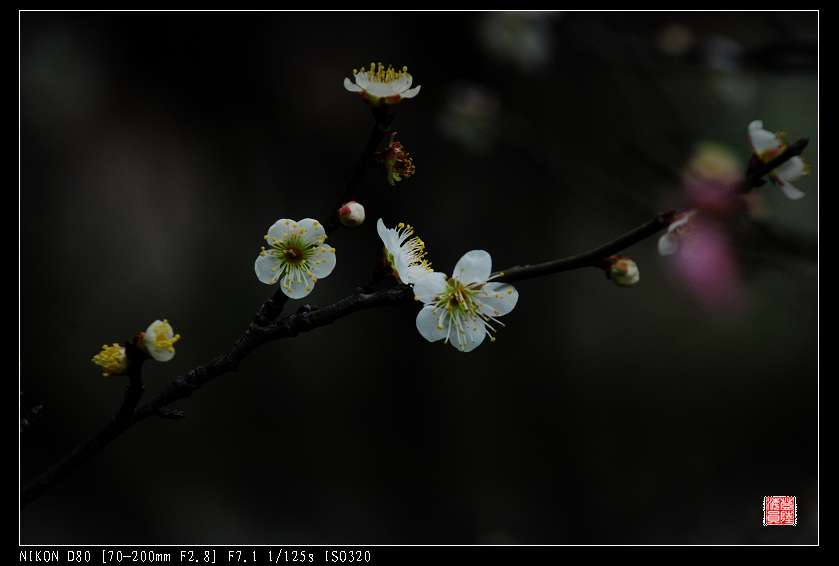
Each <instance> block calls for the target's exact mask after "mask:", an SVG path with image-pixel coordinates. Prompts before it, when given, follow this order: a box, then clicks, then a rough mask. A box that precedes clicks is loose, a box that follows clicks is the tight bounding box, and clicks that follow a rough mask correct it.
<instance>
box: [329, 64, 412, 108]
mask: <svg viewBox="0 0 839 566" xmlns="http://www.w3.org/2000/svg"><path fill="white" fill-rule="evenodd" d="M353 78H354V79H355V82H353V81H351V80H350V79H348V78H345V79H344V88H345V89H347V90H348V91H350V92H356V93H358V94H360V95H361V97H362V98H364V100H366V101H367V102H368V103H369V104H371V105H373V106H376V105H379V104H397V103H398V102H400V101H401V100H402V99H403V98H413V97H415V96H416V95H417V94H419V91H420V85H417V86H415V87H414V88H411V84H412V83H413V82H414V78H413V77H412V76H411V74H410V73H409V72H408V67H402V70H401V71H397V70H396V69H394V68H393V67H392V66H390V65H388V66H387V67H385V66H384V65H383V64H381V63H378V64H376V63H370V68H369V69H365V68H364V67H362V68H361V70H360V71H359V70H358V69H353Z"/></svg>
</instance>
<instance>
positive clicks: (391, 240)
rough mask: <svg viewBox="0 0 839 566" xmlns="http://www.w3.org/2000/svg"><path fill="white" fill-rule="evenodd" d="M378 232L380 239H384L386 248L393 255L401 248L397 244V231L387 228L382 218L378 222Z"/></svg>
mask: <svg viewBox="0 0 839 566" xmlns="http://www.w3.org/2000/svg"><path fill="white" fill-rule="evenodd" d="M376 231H378V233H379V238H381V239H382V243H383V244H384V245H385V248H387V251H389V252H390V253H391V254H393V253H395V252H396V250H397V249H398V248H399V245H398V244H397V243H396V233H395V231H394V230H393V229H392V228H388V227H386V226H385V223H384V221H383V220H382V219H381V218H379V220H378V221H377V222H376Z"/></svg>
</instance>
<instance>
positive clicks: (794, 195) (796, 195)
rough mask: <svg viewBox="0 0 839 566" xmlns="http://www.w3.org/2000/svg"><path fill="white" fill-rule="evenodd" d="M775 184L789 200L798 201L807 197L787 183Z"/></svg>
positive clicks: (779, 182) (778, 182)
mask: <svg viewBox="0 0 839 566" xmlns="http://www.w3.org/2000/svg"><path fill="white" fill-rule="evenodd" d="M776 184H777V185H778V187H780V189H781V190H782V191H783V192H784V195H785V196H786V197H787V198H788V199H790V200H798V199H801V198H804V197H805V196H807V193H805V192H803V191H801V190H800V189H799V188H798V187H796V186H795V185H793V184H792V183H790V182H789V181H780V180H778V181H776Z"/></svg>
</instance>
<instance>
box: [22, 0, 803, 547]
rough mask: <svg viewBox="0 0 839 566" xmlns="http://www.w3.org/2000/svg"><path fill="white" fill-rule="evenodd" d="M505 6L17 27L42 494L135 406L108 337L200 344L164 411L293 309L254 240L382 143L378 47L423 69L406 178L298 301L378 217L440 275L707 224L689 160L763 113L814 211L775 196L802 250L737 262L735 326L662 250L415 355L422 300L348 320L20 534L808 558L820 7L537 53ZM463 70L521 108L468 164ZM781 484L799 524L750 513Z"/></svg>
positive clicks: (719, 19)
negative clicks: (798, 548) (704, 549)
mask: <svg viewBox="0 0 839 566" xmlns="http://www.w3.org/2000/svg"><path fill="white" fill-rule="evenodd" d="M495 17H498V16H495ZM486 18H487V16H486V15H485V14H479V13H446V14H433V13H424V14H411V13H401V14H387V13H344V14H304V13H73V14H71V13H65V14H50V13H23V14H22V15H21V26H20V27H21V181H20V194H21V266H20V269H21V286H22V296H21V312H22V316H21V323H22V329H21V390H22V391H23V393H24V403H25V404H26V405H27V406H28V405H29V404H43V405H44V409H43V412H42V416H41V417H40V418H39V419H37V421H36V422H35V424H33V425H32V426H30V427H28V428H27V429H26V430H25V431H24V432H23V434H22V447H21V475H22V479H23V480H24V481H25V480H27V479H28V478H31V477H33V476H34V475H35V474H37V473H39V472H40V471H42V470H43V469H45V467H46V466H48V465H49V464H50V463H51V462H53V461H55V460H56V459H57V458H59V457H60V456H62V455H63V454H65V453H66V452H67V451H68V450H69V449H70V448H71V447H73V446H74V445H76V444H77V443H78V442H80V441H82V440H83V439H85V438H86V437H87V436H88V435H89V434H91V433H93V432H94V431H95V430H96V429H97V428H98V427H99V426H100V425H102V424H103V423H104V422H105V421H106V419H108V418H109V417H110V416H111V415H112V414H113V412H114V411H115V409H116V407H117V406H118V405H119V403H120V401H121V398H122V393H123V386H124V381H123V380H122V379H120V378H112V379H105V378H102V377H101V375H100V374H99V372H98V371H97V368H96V367H94V366H93V365H92V364H91V363H90V357H91V356H92V355H93V354H94V353H96V351H97V349H98V347H99V346H100V344H102V343H103V342H108V343H110V342H112V341H122V340H124V339H127V338H129V337H130V336H131V335H133V334H134V333H135V332H137V331H139V330H142V329H144V328H145V326H146V325H147V324H148V323H149V322H150V321H152V320H153V319H155V318H163V317H167V318H168V319H169V320H170V321H171V322H172V323H173V325H174V326H175V329H176V331H178V332H180V333H181V334H182V335H183V340H182V342H181V343H180V344H179V345H178V353H177V356H176V357H175V359H174V360H173V361H172V362H171V363H168V364H152V363H150V364H148V367H147V371H146V382H147V390H148V392H147V396H152V395H154V394H155V392H156V391H158V390H159V389H160V388H161V387H162V386H163V385H164V384H165V383H166V382H167V381H168V380H170V379H172V378H173V377H174V376H176V375H178V374H180V373H182V372H184V371H186V370H187V369H189V368H190V367H192V366H194V365H196V364H199V363H202V362H205V361H208V360H209V359H210V358H211V357H213V356H214V355H216V354H217V353H220V352H222V351H224V350H225V349H226V348H228V347H229V346H230V345H231V343H232V341H233V340H234V339H235V338H236V337H237V336H238V335H239V333H240V332H241V331H242V330H243V329H244V327H245V325H246V324H247V322H248V321H249V319H250V317H251V316H252V315H253V312H254V311H255V310H256V308H257V306H258V305H259V304H260V303H261V302H262V301H264V300H265V299H266V298H267V297H268V296H269V295H270V293H271V292H272V291H273V289H272V288H268V287H266V286H264V285H262V284H260V283H259V282H258V281H257V280H256V277H255V275H254V272H253V260H254V258H255V257H256V253H257V252H258V250H259V246H260V244H261V243H262V240H261V238H262V235H263V234H264V233H265V231H266V229H267V227H268V226H270V224H271V223H272V222H273V221H275V220H276V219H278V218H281V217H288V218H293V219H299V218H303V217H306V216H312V215H317V214H320V211H321V210H322V207H323V205H324V203H325V202H328V201H329V199H330V198H334V195H335V194H337V192H338V191H339V190H340V188H341V186H342V184H343V183H345V181H346V179H347V178H348V176H349V174H350V171H351V169H352V166H353V163H354V161H355V160H356V158H357V157H358V155H359V154H360V152H361V149H362V146H363V144H364V141H365V140H366V138H367V135H368V131H369V128H370V126H371V118H370V115H369V112H368V110H367V108H366V107H365V106H364V104H363V103H362V102H361V101H360V100H359V99H358V98H357V97H356V96H354V95H351V94H350V93H347V92H345V91H344V90H343V88H342V86H341V83H342V81H343V78H344V77H345V76H351V75H350V73H351V70H352V69H353V68H354V67H360V66H362V65H365V64H368V63H369V62H370V61H373V60H375V61H379V60H381V61H383V62H385V63H388V62H390V63H393V64H395V65H399V66H401V65H403V64H406V65H408V66H409V68H410V70H411V71H412V73H413V75H414V77H415V82H416V83H418V84H422V92H421V93H420V95H419V96H418V97H417V98H416V99H414V100H412V101H410V102H408V103H404V104H402V105H401V106H400V107H399V111H398V115H397V118H396V121H395V124H394V125H395V127H396V129H398V130H399V132H400V137H401V139H402V141H403V142H404V143H405V144H406V146H407V147H408V148H409V150H410V151H411V152H412V153H413V155H414V156H415V160H416V164H417V169H418V171H417V174H416V176H415V177H414V178H413V179H410V180H408V181H406V182H404V183H402V184H401V185H399V186H398V187H397V188H396V189H391V188H389V187H388V186H387V185H386V184H385V182H384V177H383V173H381V172H380V171H372V172H371V173H370V174H368V176H367V181H366V184H365V187H364V191H365V192H364V195H365V197H364V198H363V199H362V201H363V202H364V204H365V206H366V207H367V215H368V220H367V222H366V223H365V224H364V225H363V226H362V227H361V228H358V229H355V230H352V231H351V230H342V231H338V232H336V233H335V235H334V236H333V237H331V238H330V243H331V244H333V245H334V246H335V247H336V248H337V250H338V256H337V257H338V266H337V269H336V271H335V272H334V273H333V274H332V275H331V276H330V277H329V278H328V279H325V280H322V281H320V282H319V283H318V285H317V288H316V289H315V292H314V293H313V294H312V295H310V296H309V297H308V298H307V299H306V302H310V303H313V304H326V303H328V302H331V301H333V300H335V299H337V298H340V297H342V296H344V295H346V294H348V293H350V292H351V291H352V290H353V289H354V287H355V286H356V285H358V284H360V283H363V282H365V281H367V279H368V277H369V273H370V269H371V267H372V265H373V261H374V259H375V256H376V254H377V253H378V249H379V248H378V247H379V245H380V243H379V241H378V239H377V237H376V234H375V220H376V218H378V217H379V216H383V217H384V218H385V220H386V221H387V222H388V224H390V225H392V224H393V223H395V222H396V221H398V220H406V221H409V222H411V223H412V224H414V225H415V226H416V227H417V228H418V230H419V232H420V233H421V235H422V236H423V238H424V239H425V241H426V243H427V244H428V246H429V249H430V251H431V256H432V260H433V262H434V264H435V266H436V267H437V268H438V269H441V270H444V271H450V270H451V268H452V267H453V265H454V263H455V262H456V261H457V259H458V258H459V257H460V255H461V254H462V253H464V252H465V251H467V250H470V249H474V248H484V249H487V250H489V251H490V252H491V254H492V257H493V260H494V264H495V266H496V267H498V268H503V267H506V266H510V265H512V264H516V263H521V262H533V261H539V260H544V259H549V258H553V257H559V256H563V255H570V254H573V253H577V252H579V251H582V250H585V249H588V248H590V247H593V246H595V245H598V244H600V243H602V242H604V241H606V240H608V239H611V238H612V237H614V236H616V235H618V234H620V233H622V232H623V231H625V230H627V229H629V228H631V227H634V226H635V225H637V224H639V223H641V222H643V221H645V220H646V219H648V218H649V217H650V216H651V215H652V214H654V213H656V212H658V211H661V210H664V209H665V208H667V207H670V206H681V205H683V204H684V197H683V193H682V189H681V187H680V184H679V181H678V178H676V177H674V176H673V175H672V174H671V172H670V171H671V170H675V171H678V170H679V169H680V168H681V167H682V166H683V164H684V163H685V161H686V160H687V158H688V157H689V155H690V151H691V149H692V147H693V144H694V143H696V142H699V141H714V142H719V143H723V144H727V146H728V147H729V148H731V149H732V151H734V153H735V154H736V155H737V156H738V157H739V159H741V160H742V162H743V163H744V164H745V162H746V161H747V159H748V156H749V147H748V144H747V141H746V140H747V138H746V126H747V124H748V123H749V121H751V120H753V119H763V120H765V121H766V125H767V127H769V128H770V129H784V130H786V131H788V132H789V136H790V138H791V139H795V138H797V137H803V136H809V137H810V138H811V147H810V149H809V150H808V152H807V154H808V156H809V157H810V160H811V161H813V162H814V175H812V176H810V177H809V178H806V179H802V180H801V181H800V182H799V183H798V185H799V187H800V188H802V189H803V190H804V191H805V192H807V193H808V194H807V197H806V198H805V199H803V200H801V201H796V202H792V201H788V200H786V199H785V198H784V197H783V195H782V194H781V193H780V191H778V190H777V189H774V188H773V187H771V186H766V187H764V188H762V189H760V190H761V192H762V193H763V194H764V197H765V203H766V207H767V209H768V211H769V220H768V222H769V223H770V225H771V226H772V227H774V228H777V229H778V230H780V231H781V232H782V233H783V234H784V237H783V238H781V239H773V240H772V241H769V240H765V241H764V240H761V239H757V240H755V239H754V238H752V239H749V245H748V246H743V247H742V248H741V249H739V257H740V261H741V269H742V272H743V274H744V277H745V284H746V288H747V291H748V296H747V299H748V301H747V304H746V305H745V308H743V309H741V310H739V311H736V312H719V311H712V310H708V309H706V308H704V307H703V306H702V305H701V304H700V303H699V302H697V301H696V300H695V298H694V297H693V296H692V295H691V294H690V293H688V292H687V290H686V289H685V288H684V286H683V285H681V284H680V283H679V281H678V279H676V278H675V277H674V276H673V273H672V270H671V269H670V263H669V262H668V260H667V259H666V258H662V257H660V256H658V254H657V253H656V250H655V239H650V240H647V241H645V242H642V243H640V244H638V245H637V246H635V247H634V248H633V249H632V250H631V255H632V256H633V257H634V258H635V259H636V260H637V261H638V263H639V266H640V268H641V273H642V280H641V283H640V285H639V286H637V287H635V288H633V289H623V288H619V287H617V286H615V285H612V284H610V283H609V282H608V281H607V280H605V279H604V278H603V274H602V273H598V272H597V271H594V270H584V271H576V272H570V273H566V274H560V275H555V276H552V277H550V278H544V279H538V280H532V281H526V282H521V283H519V284H517V287H518V289H519V291H520V295H521V296H520V301H519V304H518V306H517V308H516V309H515V310H514V311H513V312H512V313H511V314H510V315H509V316H507V317H505V319H504V322H506V323H507V327H506V328H504V329H502V330H501V332H500V333H499V339H498V341H497V342H495V343H493V344H490V343H489V342H488V341H487V342H486V343H485V344H484V345H482V346H481V347H480V348H478V349H477V350H476V351H474V352H472V353H470V354H461V353H459V352H457V351H455V350H454V349H453V348H450V347H448V346H444V345H442V344H429V343H426V342H425V341H424V340H422V339H421V337H420V336H419V335H418V334H417V332H416V330H415V328H414V317H415V315H416V307H414V306H409V305H406V306H402V307H399V308H383V309H378V310H373V311H368V312H364V313H359V314H355V315H353V316H352V317H350V318H347V319H343V320H340V321H339V322H337V323H335V324H334V325H332V326H329V327H326V328H322V329H318V330H317V331H314V332H311V333H308V334H304V335H301V336H299V337H297V338H295V339H293V340H286V341H282V342H277V343H273V344H270V345H268V346H266V347H264V348H262V349H260V350H258V351H257V352H255V353H254V354H253V355H252V356H251V357H250V358H248V359H247V360H246V361H245V362H244V363H243V364H242V366H241V368H240V370H239V371H238V373H235V374H230V375H227V376H224V377H223V378H221V379H219V380H218V381H216V382H213V383H212V384H210V385H209V386H207V387H206V388H205V389H203V390H201V391H200V392H198V393H197V394H196V395H195V396H193V397H192V398H191V399H189V400H187V401H184V402H182V403H179V404H178V407H179V408H180V409H182V410H184V411H185V412H186V414H187V418H186V419H185V420H182V421H178V422H172V421H167V420H161V419H158V420H150V421H146V422H144V423H142V424H141V425H139V426H137V427H136V428H134V429H132V430H131V431H130V432H129V433H128V434H126V435H125V436H124V437H122V438H120V439H119V440H117V441H116V442H115V443H114V444H113V445H111V446H110V447H108V448H107V450H106V451H104V452H103V453H101V454H99V455H98V456H97V457H96V458H94V459H93V460H91V461H89V462H87V463H86V464H85V465H84V466H82V467H81V468H80V469H78V470H77V471H76V472H75V473H73V475H72V476H71V477H69V478H68V479H67V480H66V481H64V482H63V483H61V484H59V485H56V486H55V487H54V489H52V490H51V491H49V492H48V493H46V494H45V495H44V496H42V497H41V498H40V499H39V500H37V501H35V502H34V503H33V504H31V505H30V506H29V507H27V508H26V509H24V510H23V511H22V512H21V522H22V525H21V541H22V542H23V543H39V544H53V543H72V544H79V543H91V544H97V543H98V544H102V543H172V544H175V543H243V544H244V543H334V544H338V543H382V544H383V543H419V544H426V543H476V544H483V543H559V544H561V543H757V544H762V543H793V542H794V543H814V542H816V533H817V517H818V509H817V496H818V491H817V424H818V421H817V406H818V405H817V390H818V389H817V384H818V382H817V315H818V310H817V281H818V270H817V263H816V234H817V219H818V213H817V203H818V195H817V192H816V179H817V177H816V174H815V173H817V171H818V164H817V162H816V159H815V157H816V155H817V153H816V151H817V144H816V141H817V124H818V120H817V119H818V116H817V94H818V87H817V73H816V42H817V14H815V13H808V14H793V13H785V14H762V13H724V14H715V13H701V14H690V13H677V14H676V13H674V14H670V13H634V14H620V13H562V14H554V15H553V16H552V17H550V18H547V19H545V21H544V22H542V23H540V24H537V25H536V28H537V31H538V33H537V36H536V37H537V38H538V39H539V41H540V42H541V43H538V42H537V47H539V49H541V51H538V50H537V54H536V55H532V56H528V55H525V57H524V58H523V59H522V58H519V59H516V58H515V54H514V53H511V51H510V49H511V48H509V47H508V48H505V47H504V45H499V44H498V42H497V41H495V39H493V38H494V37H495V36H494V35H493V33H494V32H492V29H493V28H491V27H488V26H489V25H490V24H488V23H487V21H486ZM673 24H678V25H679V26H682V27H681V28H672V27H669V26H672V25H673ZM540 26H541V27H540ZM668 29H670V30H672V29H677V30H681V32H684V31H685V30H687V31H688V32H689V33H688V37H689V38H690V39H691V41H689V42H688V43H689V47H688V48H686V49H682V48H679V49H675V50H674V49H672V48H671V49H669V50H668V48H667V45H666V44H665V40H664V39H663V38H664V37H666V35H662V34H664V33H665V31H666V30H668ZM481 30H490V31H488V32H487V31H484V32H482V31H481ZM676 35H677V36H678V34H676ZM682 35H685V34H684V33H682ZM487 36H489V43H487V41H488V40H487ZM496 39H497V38H496ZM522 41H523V40H522ZM493 42H494V43H493ZM514 43H515V42H514ZM720 45H722V46H723V47H722V48H720V47H719V46H720ZM726 46H727V47H726ZM505 49H506V51H505ZM720 52H721V53H722V55H720ZM540 57H542V58H541V59H540ZM516 61H519V62H518V63H517V62H516ZM464 84H472V85H477V86H478V87H480V88H483V89H484V91H485V92H486V93H489V95H490V96H492V97H495V99H496V100H497V101H498V105H499V106H498V110H497V113H496V114H495V115H493V117H492V118H491V119H489V120H488V121H487V122H486V123H485V124H484V127H485V128H487V130H485V135H484V134H481V136H480V139H479V143H477V144H471V145H470V144H469V143H468V141H469V140H468V136H467V139H466V142H467V143H466V144H465V145H464V143H463V142H462V141H461V142H459V141H458V138H455V137H452V135H451V134H449V135H447V134H446V132H447V131H448V132H450V129H446V124H449V125H451V124H450V120H449V119H447V118H446V116H447V114H446V112H447V110H446V109H447V108H449V104H451V103H452V96H454V97H457V96H458V94H457V92H458V90H457V89H458V88H459V87H460V86H462V85H464ZM482 131H484V130H482ZM486 132H489V133H486ZM461 139H462V138H461ZM472 141H475V140H472ZM490 142H491V143H490ZM298 305H299V303H297V304H295V303H292V304H291V305H290V306H291V308H296V306H298ZM764 495H796V496H798V498H799V526H798V527H795V528H764V527H762V526H761V498H762V497H763V496H764Z"/></svg>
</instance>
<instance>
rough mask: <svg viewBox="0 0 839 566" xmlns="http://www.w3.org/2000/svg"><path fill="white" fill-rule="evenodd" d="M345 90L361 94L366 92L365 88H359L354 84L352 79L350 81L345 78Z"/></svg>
mask: <svg viewBox="0 0 839 566" xmlns="http://www.w3.org/2000/svg"><path fill="white" fill-rule="evenodd" d="M344 88H345V89H347V90H348V91H350V92H361V91H363V90H364V89H363V88H361V87H360V86H358V85H357V84H355V83H354V82H352V81H351V80H350V79H348V78H346V77H345V78H344Z"/></svg>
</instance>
